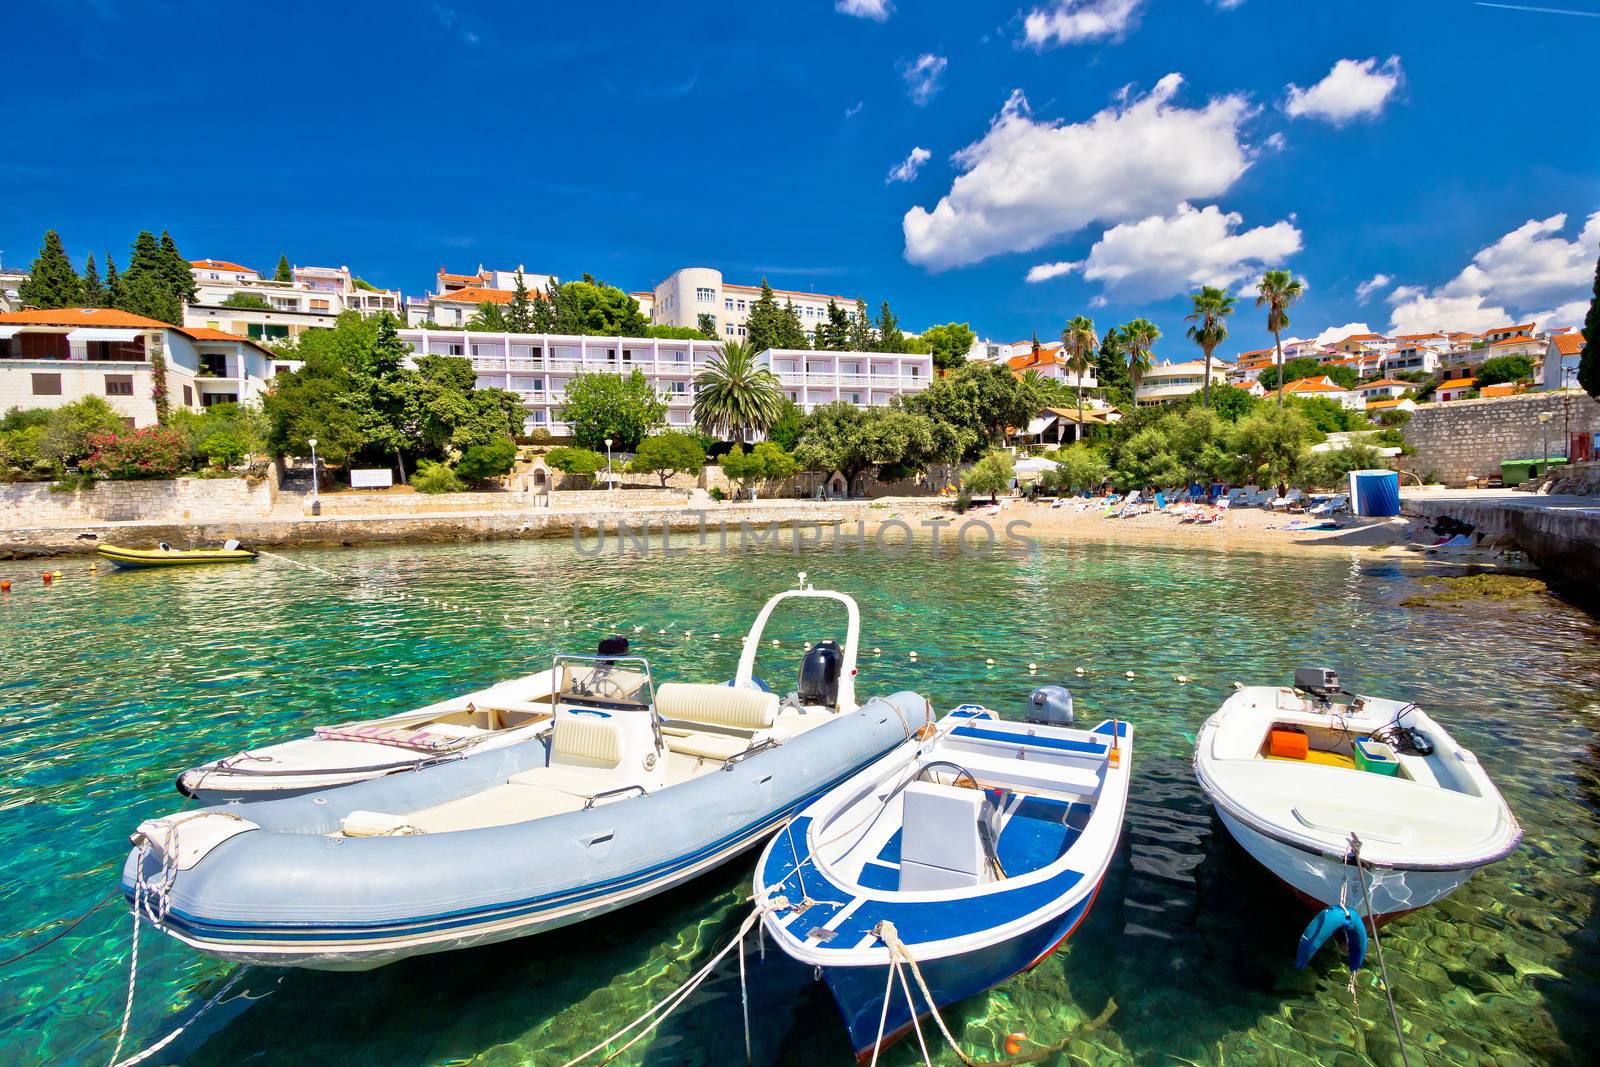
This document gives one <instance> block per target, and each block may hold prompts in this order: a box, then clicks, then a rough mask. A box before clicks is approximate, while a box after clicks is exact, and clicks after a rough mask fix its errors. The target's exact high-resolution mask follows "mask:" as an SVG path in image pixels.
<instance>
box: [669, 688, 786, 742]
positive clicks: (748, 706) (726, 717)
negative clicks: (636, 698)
mask: <svg viewBox="0 0 1600 1067" xmlns="http://www.w3.org/2000/svg"><path fill="white" fill-rule="evenodd" d="M656 713H657V714H659V715H660V716H661V717H662V718H663V719H668V720H673V721H675V722H687V723H704V724H705V725H707V726H721V727H726V728H730V729H735V730H767V729H771V727H772V723H773V720H774V719H776V718H777V717H778V694H776V693H763V692H760V691H758V690H755V689H736V688H734V687H733V686H729V685H712V684H710V683H707V682H667V683H665V684H663V685H662V686H661V687H660V688H659V689H657V690H656Z"/></svg>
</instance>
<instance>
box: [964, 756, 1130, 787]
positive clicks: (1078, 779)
mask: <svg viewBox="0 0 1600 1067" xmlns="http://www.w3.org/2000/svg"><path fill="white" fill-rule="evenodd" d="M949 759H950V762H951V763H955V764H958V765H960V766H962V767H965V768H966V769H967V770H969V771H971V772H972V775H973V777H975V778H976V779H978V783H979V784H980V785H984V786H989V785H999V786H1004V785H1014V786H1019V787H1021V788H1024V789H1030V788H1031V789H1049V790H1054V791H1055V792H1058V793H1076V794H1079V795H1081V796H1088V795H1089V794H1091V793H1093V792H1094V791H1095V790H1096V789H1099V788H1100V775H1099V774H1097V773H1096V772H1094V771H1091V770H1089V769H1088V768H1085V767H1072V766H1068V765H1067V764H1064V763H1050V762H1048V761H1046V760H1041V759H1022V760H1019V759H1006V758H1004V757H1001V756H986V755H983V754H982V753H979V752H967V751H964V750H963V751H952V752H950V753H949Z"/></svg>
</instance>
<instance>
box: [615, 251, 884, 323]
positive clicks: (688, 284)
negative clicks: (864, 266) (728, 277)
mask: <svg viewBox="0 0 1600 1067" xmlns="http://www.w3.org/2000/svg"><path fill="white" fill-rule="evenodd" d="M633 295H634V299H636V300H638V301H639V304H640V307H641V309H644V310H645V313H646V314H647V315H649V316H650V317H651V319H652V321H654V322H655V323H656V324H657V325H661V326H684V327H687V328H689V329H691V330H694V329H698V328H699V326H700V316H701V315H711V316H713V317H714V318H715V319H716V320H717V336H718V337H719V338H721V339H724V340H726V339H734V340H737V339H738V338H741V337H744V336H745V335H746V329H745V323H746V322H747V321H749V318H750V309H751V308H752V307H753V306H754V305H755V302H756V301H757V300H758V299H760V297H761V286H759V285H735V284H734V283H732V282H725V281H723V278H722V272H721V271H719V270H716V269H714V268H712V267H680V268H679V269H678V270H675V271H673V272H672V273H671V274H670V275H668V276H667V278H666V280H665V281H663V282H661V284H659V285H657V286H656V287H655V291H654V293H653V294H652V295H651V297H650V299H649V300H648V301H647V300H646V299H645V298H644V297H643V296H641V295H640V294H638V293H635V294H633ZM772 296H773V299H775V300H777V302H778V305H779V306H780V307H781V306H782V305H783V304H784V302H785V301H788V302H790V303H793V304H794V309H795V311H796V312H797V313H798V314H799V316H800V324H801V325H802V326H804V327H805V330H806V333H807V334H808V335H809V334H811V333H812V332H813V331H814V330H816V328H817V324H818V323H819V322H827V321H828V304H829V302H830V301H831V302H833V303H834V304H837V305H838V306H839V307H840V308H842V309H843V310H844V311H845V312H847V313H848V314H849V315H850V316H851V318H854V317H855V313H856V298H855V297H853V296H830V295H828V294H825V293H803V292H800V291H798V290H794V289H774V290H772Z"/></svg>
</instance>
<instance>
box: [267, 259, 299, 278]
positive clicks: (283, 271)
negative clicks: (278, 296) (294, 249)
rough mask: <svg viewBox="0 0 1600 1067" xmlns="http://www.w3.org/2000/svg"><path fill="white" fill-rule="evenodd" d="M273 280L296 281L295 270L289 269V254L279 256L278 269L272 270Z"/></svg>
mask: <svg viewBox="0 0 1600 1067" xmlns="http://www.w3.org/2000/svg"><path fill="white" fill-rule="evenodd" d="M272 280H273V281H275V282H292V281H294V271H292V270H290V269H289V257H288V256H279V257H278V269H277V270H275V271H273V272H272Z"/></svg>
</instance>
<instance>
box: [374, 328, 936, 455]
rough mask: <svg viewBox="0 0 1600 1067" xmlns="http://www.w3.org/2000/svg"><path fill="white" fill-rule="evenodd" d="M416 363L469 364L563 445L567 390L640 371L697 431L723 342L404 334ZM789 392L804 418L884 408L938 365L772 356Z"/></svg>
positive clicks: (849, 355) (921, 385)
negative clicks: (582, 381) (579, 379)
mask: <svg viewBox="0 0 1600 1067" xmlns="http://www.w3.org/2000/svg"><path fill="white" fill-rule="evenodd" d="M400 337H401V338H402V339H403V340H404V341H405V342H406V343H407V344H408V345H410V346H411V350H412V353H413V354H414V355H424V354H427V355H438V356H461V357H464V358H466V359H469V360H471V361H472V367H473V369H474V370H475V371H476V372H477V376H478V378H477V383H478V386H479V387H480V388H496V389H508V390H510V391H511V392H514V393H516V394H517V395H518V396H520V397H521V398H522V402H523V404H524V405H526V407H527V409H528V418H527V421H526V423H525V426H526V428H527V429H528V430H530V431H531V430H533V429H536V428H543V429H546V430H548V431H549V432H550V433H552V434H554V435H556V436H558V437H564V436H567V435H568V434H569V433H570V432H571V428H570V427H569V426H567V425H566V424H565V423H563V422H561V421H559V419H558V417H557V414H556V409H557V408H558V407H559V406H560V405H561V402H562V401H563V400H564V399H565V397H566V387H567V384H568V383H569V382H571V381H572V379H573V378H574V377H575V376H576V375H577V374H579V373H580V372H581V373H600V372H607V373H612V374H630V373H632V372H633V371H634V370H636V369H637V370H639V371H642V372H643V373H644V375H645V377H646V378H647V379H648V380H649V381H650V383H651V385H653V386H654V387H655V388H656V391H657V392H658V393H660V394H661V395H663V396H664V397H666V400H667V425H668V426H669V427H670V428H672V429H676V430H687V429H689V428H691V427H692V426H693V424H694V416H693V410H694V394H695V388H694V378H695V375H697V374H699V373H700V372H701V371H703V370H705V369H706V366H707V364H708V363H709V362H710V361H711V358H712V357H713V356H714V355H717V354H718V352H719V351H720V349H721V342H719V341H679V340H668V339H664V338H634V337H568V336H557V335H545V334H508V333H486V332H482V331H455V330H409V329H408V330H402V331H400ZM758 358H759V360H760V362H762V363H763V364H765V365H766V366H768V367H770V368H771V369H772V371H773V373H774V374H776V375H777V376H778V380H779V382H780V383H782V388H783V391H784V393H785V395H787V396H788V397H789V399H791V400H793V401H794V402H795V403H796V404H799V405H800V406H801V407H803V408H805V409H806V410H807V411H810V410H811V409H813V408H815V407H816V406H817V405H819V404H826V403H829V402H831V401H834V400H845V401H848V402H849V403H852V404H858V405H860V406H861V407H882V406H884V405H887V404H888V403H889V402H890V401H891V400H893V399H894V397H896V396H899V395H901V394H902V393H911V392H917V391H920V390H922V389H926V388H927V386H928V382H929V380H930V379H931V378H932V377H933V357H932V356H928V355H915V354H904V355H902V354H890V353H883V352H814V351H811V350H809V349H806V350H787V349H772V350H769V351H766V352H763V353H761V354H760V356H759V357H758Z"/></svg>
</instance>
